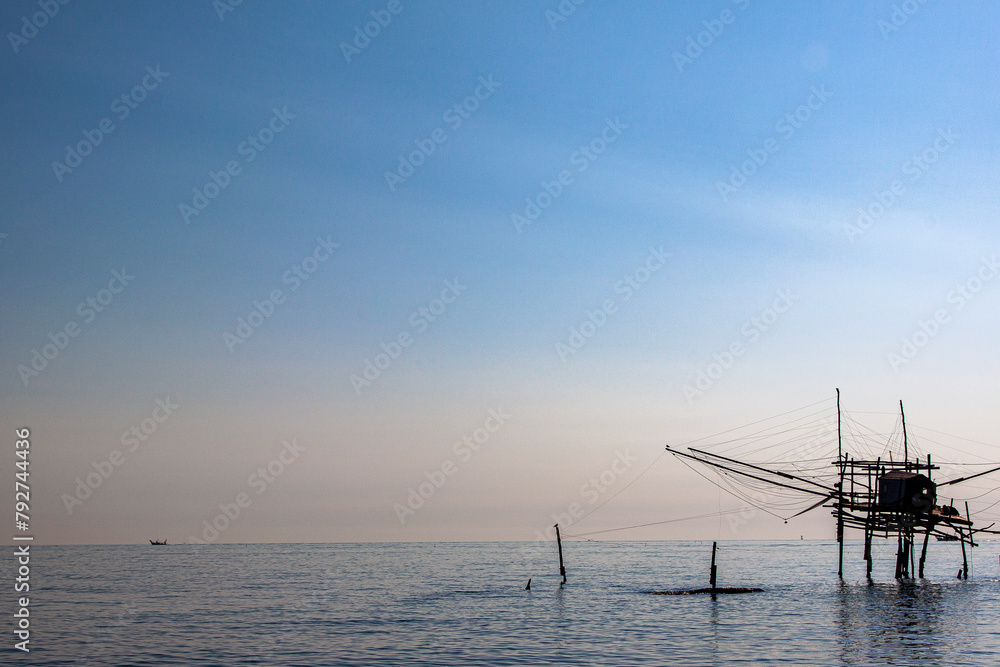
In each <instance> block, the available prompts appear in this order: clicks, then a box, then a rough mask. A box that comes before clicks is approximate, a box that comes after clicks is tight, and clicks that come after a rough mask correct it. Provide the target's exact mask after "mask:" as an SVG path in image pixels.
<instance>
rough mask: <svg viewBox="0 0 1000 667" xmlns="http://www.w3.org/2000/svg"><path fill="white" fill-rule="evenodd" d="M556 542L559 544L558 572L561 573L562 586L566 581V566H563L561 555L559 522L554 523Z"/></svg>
mask: <svg viewBox="0 0 1000 667" xmlns="http://www.w3.org/2000/svg"><path fill="white" fill-rule="evenodd" d="M556 544H557V545H559V574H561V575H562V583H561V584H559V585H560V586H562V585H563V584H565V583H566V568H565V567H563V557H562V537H561V536H560V535H559V524H558V523H557V524H556Z"/></svg>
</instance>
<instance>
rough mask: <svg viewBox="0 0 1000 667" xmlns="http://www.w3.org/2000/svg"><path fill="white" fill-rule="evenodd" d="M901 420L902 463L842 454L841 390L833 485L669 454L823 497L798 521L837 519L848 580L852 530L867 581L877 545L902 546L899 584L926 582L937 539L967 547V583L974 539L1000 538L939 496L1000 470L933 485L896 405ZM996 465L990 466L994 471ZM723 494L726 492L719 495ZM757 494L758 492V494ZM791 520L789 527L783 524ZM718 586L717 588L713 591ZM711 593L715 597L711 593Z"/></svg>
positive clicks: (697, 454)
mask: <svg viewBox="0 0 1000 667" xmlns="http://www.w3.org/2000/svg"><path fill="white" fill-rule="evenodd" d="M899 416H900V419H901V422H902V438H903V459H902V460H901V461H893V460H892V452H891V450H890V451H888V457H887V458H885V459H883V458H882V457H876V458H860V459H856V458H854V457H852V456H851V455H850V454H848V453H846V452H844V451H843V430H842V417H841V409H840V390H839V389H838V390H837V459H836V460H835V461H831V462H829V464H830V465H832V466H833V467H834V468H835V471H836V476H835V477H834V479H836V481H835V482H833V483H830V481H828V480H829V476H828V475H826V476H821V475H814V476H809V475H807V474H804V473H801V472H798V471H797V472H795V473H793V472H787V471H785V470H779V469H777V468H774V467H768V466H766V465H757V464H753V463H748V462H746V461H741V460H738V459H736V458H731V457H727V456H723V455H721V454H717V453H713V452H709V451H706V450H703V449H695V448H693V447H689V448H688V451H687V452H682V451H679V450H677V449H672V448H671V447H669V446H667V448H666V450H667V451H668V452H669V453H671V454H673V455H674V456H675V457H678V458H682V459H685V460H692V461H696V462H698V463H700V464H702V465H704V466H707V467H708V468H710V469H714V470H715V471H717V472H721V474H722V475H725V476H726V477H727V479H728V480H733V479H745V480H753V481H754V482H757V483H764V484H765V485H771V486H773V487H775V488H778V489H782V490H784V492H787V491H792V492H797V493H801V494H804V495H805V496H814V497H818V500H817V502H815V503H814V504H812V505H811V506H809V507H807V508H806V509H804V510H802V511H800V512H798V513H797V514H794V515H793V516H792V517H788V518H793V517H795V516H800V515H802V514H805V513H806V512H809V511H812V510H814V509H816V508H818V507H820V506H823V507H826V508H830V509H831V510H832V514H833V516H835V517H836V519H837V542H838V545H839V551H840V553H839V560H838V571H837V574H838V576H840V577H841V578H843V576H844V533H845V530H846V529H848V528H853V529H858V530H861V531H863V534H864V560H865V561H866V570H865V573H866V576H867V578H868V579H869V580H870V579H871V575H872V542H873V540H874V539H875V538H876V537H880V538H883V539H895V540H896V541H897V551H896V570H895V578H897V579H910V578H913V575H914V573H916V575H917V576H918V577H921V578H923V576H924V563H925V562H926V559H927V546H928V542H929V540H930V537H931V536H932V535H933V536H935V537H936V538H937V539H938V540H939V541H957V542H959V543H960V544H961V547H962V567H961V569H960V570H959V571H958V578H960V579H968V577H969V560H968V552H967V548H968V549H971V548H973V547H976V546H979V545H978V544H977V543H976V541H975V539H974V538H975V535H976V534H977V533H991V534H1000V531H995V530H991V528H992V527H993V526H994V524H993V523H991V524H989V525H988V526H986V527H985V528H976V527H975V526H974V524H973V521H972V517H971V514H970V512H969V504H968V502H966V503H965V514H964V516H963V515H962V513H961V512H960V511H959V510H958V509H957V508H956V507H955V506H954V500H951V501H950V502H948V503H947V504H938V494H939V490H940V489H941V488H942V487H945V486H949V485H952V484H958V483H961V482H965V481H968V480H971V479H975V478H978V477H982V476H984V475H988V474H990V473H993V472H997V471H1000V465H998V466H996V467H991V468H990V469H989V470H986V471H983V472H978V473H975V474H972V475H966V476H962V477H958V478H955V479H949V480H946V481H943V482H939V481H935V480H933V479H932V476H933V473H934V471H937V470H940V468H939V467H938V466H936V465H934V463H933V461H932V459H931V455H930V454H927V456H926V460H921V459H920V458H919V457H914V458H913V459H911V458H910V452H909V449H910V443H909V436H908V434H907V430H906V415H905V413H904V412H903V402H902V401H900V402H899ZM991 465H992V464H991ZM720 488H721V487H720ZM757 488H759V484H758V487H757ZM787 522H788V519H785V523H787ZM921 538H922V542H923V544H922V546H921V548H920V557H919V559H917V558H916V549H915V548H914V547H915V543H916V540H918V539H921ZM713 586H714V584H713ZM708 590H710V589H708Z"/></svg>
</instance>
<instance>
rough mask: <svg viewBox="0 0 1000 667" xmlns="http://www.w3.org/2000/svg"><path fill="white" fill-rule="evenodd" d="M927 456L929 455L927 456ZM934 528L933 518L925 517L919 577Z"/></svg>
mask: <svg viewBox="0 0 1000 667" xmlns="http://www.w3.org/2000/svg"><path fill="white" fill-rule="evenodd" d="M928 458H929V457H928ZM932 530H934V519H930V518H928V519H927V531H926V532H925V533H924V548H923V549H921V550H920V578H921V579H923V578H924V561H926V560H927V541H928V540H930V539H931V531H932Z"/></svg>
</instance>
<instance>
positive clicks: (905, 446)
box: [899, 400, 910, 466]
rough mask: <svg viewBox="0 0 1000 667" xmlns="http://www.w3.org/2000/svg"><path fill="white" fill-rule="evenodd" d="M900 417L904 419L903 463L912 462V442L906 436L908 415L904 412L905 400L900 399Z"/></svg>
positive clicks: (905, 464) (906, 464)
mask: <svg viewBox="0 0 1000 667" xmlns="http://www.w3.org/2000/svg"><path fill="white" fill-rule="evenodd" d="M899 418H900V419H902V420H903V464H904V466H908V465H909V464H910V442H909V440H907V438H906V415H905V414H904V413H903V401H902V400H900V401H899Z"/></svg>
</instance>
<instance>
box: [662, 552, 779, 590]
mask: <svg viewBox="0 0 1000 667" xmlns="http://www.w3.org/2000/svg"><path fill="white" fill-rule="evenodd" d="M717 545H718V543H716V542H712V567H711V569H710V570H709V574H708V584H709V587H708V588H695V589H692V590H689V591H649V593H650V594H651V595H700V594H703V593H707V594H709V595H711V596H713V597H714V596H715V595H717V594H722V595H727V594H734V593H763V592H764V589H763V588H744V587H732V586H724V587H722V588H719V587H718V586H716V585H715V582H716V575H717V574H718V569H717V568H716V566H715V550H716V547H717Z"/></svg>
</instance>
